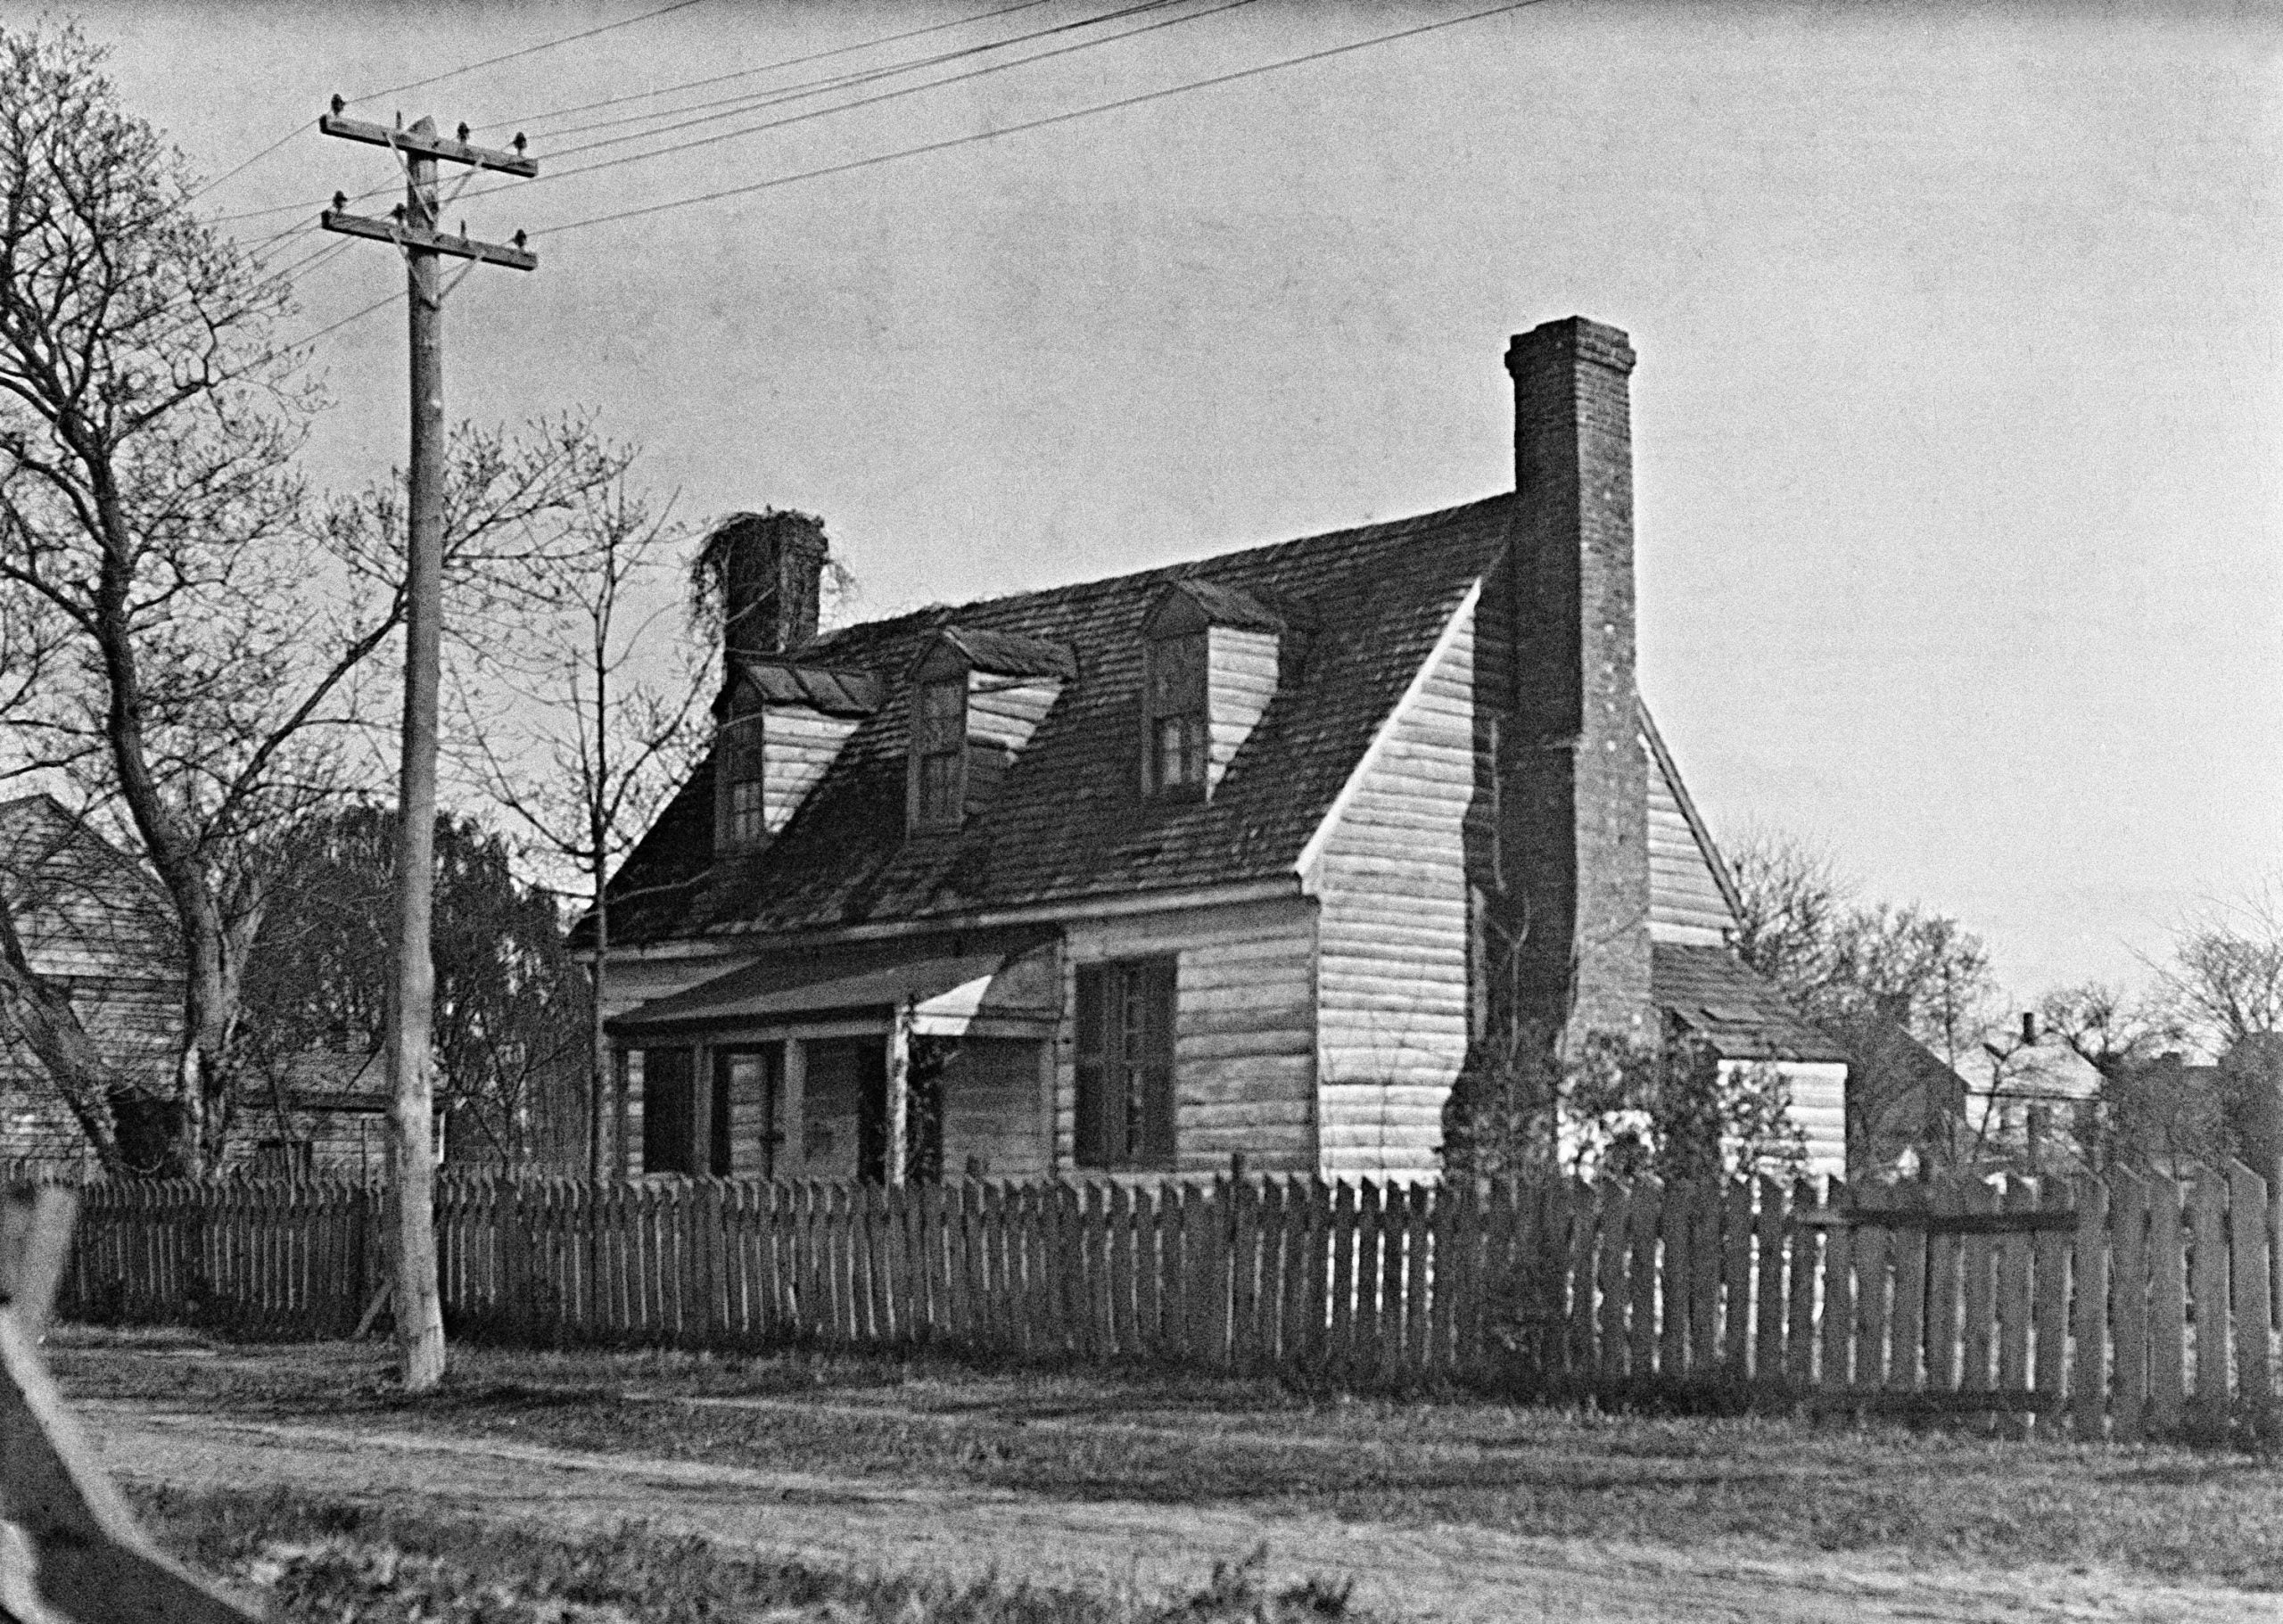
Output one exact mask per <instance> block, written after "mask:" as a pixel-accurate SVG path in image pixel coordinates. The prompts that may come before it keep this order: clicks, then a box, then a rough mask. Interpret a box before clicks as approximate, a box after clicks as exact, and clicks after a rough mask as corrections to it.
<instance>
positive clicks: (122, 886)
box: [0, 795, 182, 1167]
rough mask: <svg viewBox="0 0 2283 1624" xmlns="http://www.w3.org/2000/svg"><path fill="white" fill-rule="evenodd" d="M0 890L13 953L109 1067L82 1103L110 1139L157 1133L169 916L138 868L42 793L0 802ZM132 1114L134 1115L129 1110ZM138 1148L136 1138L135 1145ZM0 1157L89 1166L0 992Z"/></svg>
mask: <svg viewBox="0 0 2283 1624" xmlns="http://www.w3.org/2000/svg"><path fill="white" fill-rule="evenodd" d="M0 897H4V900H5V903H6V905H7V907H8V910H9V913H10V918H11V919H12V922H13V925H14V927H15V932H16V936H17V939H18V941H19V942H20V943H21V944H22V948H23V953H24V958H25V960H26V962H27V963H29V966H30V968H31V969H32V970H33V972H34V973H35V974H37V976H39V977H42V978H43V979H45V980H46V981H47V982H49V983H51V984H53V985H55V986H57V987H58V988H60V989H61V990H62V993H64V995H65V996H66V997H68V998H69V999H70V1002H71V1006H72V1010H73V1011H74V1012H75V1013H76V1014H77V1015H78V1018H79V1022H80V1025H81V1026H84V1027H85V1028H86V1030H87V1035H88V1037H89V1038H90V1040H91V1041H92V1042H93V1043H94V1044H95V1051H96V1053H97V1055H98V1057H99V1058H100V1059H102V1061H103V1065H104V1066H105V1068H107V1070H108V1072H109V1077H108V1079H107V1082H108V1086H107V1087H106V1088H105V1090H104V1091H103V1097H102V1098H100V1099H95V1100H92V1101H87V1108H88V1109H91V1110H94V1111H95V1112H97V1113H99V1114H100V1115H101V1116H103V1117H105V1118H107V1119H110V1120H111V1122H112V1125H113V1130H114V1131H115V1132H118V1133H120V1134H121V1142H122V1143H123V1144H124V1143H128V1142H136V1141H138V1140H139V1139H147V1138H150V1137H151V1136H152V1133H153V1132H155V1134H156V1135H157V1137H158V1138H159V1139H161V1140H163V1138H164V1134H165V1128H164V1124H163V1123H162V1122H158V1121H155V1120H152V1121H147V1122H146V1121H144V1120H142V1119H141V1117H143V1116H148V1114H149V1113H148V1112H147V1110H144V1109H142V1108H146V1107H148V1106H149V1105H150V1104H152V1102H155V1101H159V1100H161V1099H163V1098H164V1097H165V1095H166V1094H167V1093H168V1092H169V1087H168V1080H169V1076H170V1073H171V1069H172V1066H173V1062H174V1059H175V1051H176V1035H177V1032H178V1031H179V1030H180V1022H181V1013H182V1011H181V1003H182V979H181V972H180V970H179V969H177V961H176V959H175V953H174V946H173V944H174V939H175V938H174V929H173V919H172V917H171V916H170V915H169V912H168V911H167V906H166V899H165V897H164V896H163V895H162V894H161V893H160V892H159V889H158V885H157V882H156V881H155V880H153V879H152V878H151V876H150V875H149V874H147V873H146V872H144V870H143V869H142V868H141V867H140V866H139V865H138V864H137V863H136V862H135V861H134V860H133V859H131V858H129V857H128V856H127V855H126V854H125V853H122V852H120V850H119V849H118V848H117V847H116V846H114V845H111V843H110V842H109V841H107V840H105V839H103V837H102V836H101V835H99V834H97V833H96V832H95V830H93V829H91V828H88V827H87V824H86V823H85V822H84V821H83V820H80V819H78V818H77V817H74V816H73V815H72V814H71V813H70V812H69V811H67V810H66V809H65V808H64V807H63V806H62V804H59V803H58V802H57V801H56V800H55V799H54V797H53V796H46V795H29V796H20V797H18V798H17V799H14V800H12V801H5V802H0ZM138 1112H140V1113H141V1115H140V1116H138ZM144 1148H145V1149H147V1148H148V1147H144ZM0 1160H5V1161H19V1162H26V1163H32V1164H37V1165H43V1166H71V1167H89V1166H93V1162H94V1151H93V1150H92V1149H91V1148H90V1146H89V1145H88V1142H87V1135H86V1134H85V1133H84V1132H82V1131H81V1129H80V1126H79V1124H78V1121H77V1120H76V1119H75V1118H74V1117H73V1115H72V1112H71V1111H70V1109H69V1108H68V1107H67V1105H66V1103H65V1101H64V1097H63V1094H62V1092H61V1091H60V1090H59V1089H58V1088H57V1086H56V1084H55V1082H54V1079H53V1078H52V1077H51V1076H49V1075H48V1071H47V1068H45V1066H44V1065H43V1064H42V1063H41V1062H40V1060H39V1059H38V1057H37V1056H36V1055H35V1054H34V1053H33V1052H32V1051H31V1048H30V1046H29V1043H27V1042H26V1041H25V1038H24V1035H23V1033H22V1032H21V1030H20V1029H19V1028H18V1027H17V1026H15V1025H14V1017H13V1013H12V1010H11V1009H10V1008H9V1004H8V1001H7V1000H6V998H5V997H4V996H0Z"/></svg>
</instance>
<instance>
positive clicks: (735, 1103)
mask: <svg viewBox="0 0 2283 1624" xmlns="http://www.w3.org/2000/svg"><path fill="white" fill-rule="evenodd" d="M783 1057H784V1045H782V1044H780V1043H764V1044H756V1045H754V1046H753V1047H751V1048H743V1049H716V1050H715V1051H713V1118H712V1122H711V1124H710V1126H711V1128H712V1132H711V1133H710V1134H708V1136H707V1137H708V1138H709V1139H711V1141H712V1143H711V1144H710V1145H709V1146H708V1147H707V1158H706V1159H707V1166H708V1168H709V1170H710V1171H711V1172H712V1173H713V1175H715V1176H716V1177H719V1178H773V1177H775V1176H776V1174H777V1144H778V1141H779V1139H781V1138H782V1137H783V1133H782V1130H781V1129H780V1128H779V1125H778V1121H777V1096H778V1078H779V1075H780V1072H781V1069H782V1067H783Z"/></svg>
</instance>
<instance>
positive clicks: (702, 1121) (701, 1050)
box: [689, 1043, 713, 1178]
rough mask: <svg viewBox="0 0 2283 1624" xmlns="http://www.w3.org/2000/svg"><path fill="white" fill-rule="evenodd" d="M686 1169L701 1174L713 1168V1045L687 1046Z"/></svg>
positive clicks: (695, 1044)
mask: <svg viewBox="0 0 2283 1624" xmlns="http://www.w3.org/2000/svg"><path fill="white" fill-rule="evenodd" d="M689 1137H690V1141H691V1143H690V1147H689V1171H690V1175H691V1176H692V1177H693V1178H704V1177H705V1176H706V1175H708V1174H710V1173H712V1172H713V1045H712V1044H710V1043H692V1044H691V1045H690V1046H689Z"/></svg>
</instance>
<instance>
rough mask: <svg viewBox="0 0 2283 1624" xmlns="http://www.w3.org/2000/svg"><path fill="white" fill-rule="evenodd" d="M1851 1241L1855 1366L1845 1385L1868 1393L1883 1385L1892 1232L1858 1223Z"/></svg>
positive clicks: (1871, 1224) (1873, 1223) (1878, 1226)
mask: <svg viewBox="0 0 2283 1624" xmlns="http://www.w3.org/2000/svg"><path fill="white" fill-rule="evenodd" d="M1856 1199H1858V1200H1860V1199H1862V1197H1861V1196H1860V1195H1859V1196H1858V1197H1857V1198H1856ZM1861 1216H1864V1217H1866V1218H1870V1217H1873V1216H1874V1215H1873V1214H1870V1213H1863V1214H1861ZM1850 1243H1851V1244H1850V1251H1851V1252H1852V1254H1853V1257H1854V1262H1855V1329H1854V1337H1853V1342H1854V1356H1855V1367H1854V1370H1853V1372H1852V1373H1851V1376H1850V1381H1849V1383H1848V1385H1849V1386H1850V1387H1851V1388H1852V1389H1855V1390H1856V1391H1858V1392H1869V1391H1872V1390H1874V1389H1878V1388H1881V1387H1883V1386H1884V1385H1885V1384H1886V1354H1887V1265H1888V1262H1889V1260H1890V1257H1891V1255H1892V1250H1893V1245H1894V1231H1893V1229H1892V1227H1890V1226H1888V1225H1886V1224H1879V1223H1876V1222H1871V1223H1866V1224H1857V1225H1856V1226H1854V1228H1853V1229H1852V1232H1851V1233H1850Z"/></svg>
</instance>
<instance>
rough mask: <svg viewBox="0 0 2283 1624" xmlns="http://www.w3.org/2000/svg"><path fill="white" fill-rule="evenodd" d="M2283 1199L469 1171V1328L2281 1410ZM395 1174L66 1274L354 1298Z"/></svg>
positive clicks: (510, 1333) (2089, 1415)
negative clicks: (888, 1183) (521, 1175)
mask: <svg viewBox="0 0 2283 1624" xmlns="http://www.w3.org/2000/svg"><path fill="white" fill-rule="evenodd" d="M2278 1218H2279V1208H2278V1203H2277V1201H2276V1200H2275V1199H2273V1192H2271V1191H2270V1190H2269V1187H2268V1184H2267V1183H2266V1181H2264V1180H2262V1179H2261V1178H2260V1177H2259V1176H2258V1175H2256V1174H2254V1173H2253V1172H2251V1171H2250V1170H2249V1169H2247V1168H2245V1167H2242V1166H2235V1167H2233V1168H2230V1169H2225V1170H2220V1169H2205V1170H2199V1171H2196V1172H2194V1173H2193V1174H2192V1175H2190V1176H2188V1177H2187V1178H2185V1179H2181V1180H2174V1179H2171V1178H2159V1177H2144V1176H2139V1175H2132V1174H2130V1173H2122V1172H2120V1173H2115V1174H2113V1175H2109V1176H2108V1177H2107V1178H2106V1179H2099V1180H2096V1179H2089V1178H2084V1179H2077V1180H2071V1181H2063V1180H2048V1181H2044V1182H2043V1183H2040V1182H2038V1181H2032V1180H2023V1179H2014V1180H2011V1181H2007V1182H2005V1183H2003V1184H2002V1187H2001V1186H2000V1185H1994V1184H1990V1183H1960V1184H1949V1185H1930V1184H1905V1185H1898V1186H1883V1187H1876V1188H1872V1187H1865V1188H1861V1189H1850V1188H1849V1187H1847V1186H1845V1185H1843V1184H1842V1183H1839V1182H1838V1181H1835V1180H1824V1181H1815V1182H1801V1183H1798V1184H1795V1185H1787V1184H1782V1183H1776V1182H1775V1181H1772V1180H1769V1179H1765V1178H1762V1179H1754V1180H1743V1179H1735V1180H1729V1181H1726V1182H1715V1183H1703V1184H1696V1185H1678V1184H1676V1185H1670V1186H1664V1185H1659V1184H1657V1183H1637V1184H1629V1185H1628V1184H1615V1183H1610V1184H1603V1185H1601V1186H1598V1187H1597V1186H1593V1185H1588V1184H1585V1183H1559V1184H1522V1183H1495V1184H1493V1183H1483V1184H1479V1185H1473V1186H1469V1185H1464V1184H1445V1185H1440V1186H1428V1185H1405V1184H1396V1183H1376V1182H1372V1181H1364V1182H1361V1183H1355V1182H1345V1181H1341V1182H1326V1181H1322V1180H1316V1179H1309V1178H1289V1179H1288V1178H1275V1177H1270V1178H1259V1177H1254V1178H1246V1179H1236V1180H1232V1179H1226V1178H1224V1179H1220V1180H1217V1181H1213V1182H1209V1183H1171V1182H1168V1183H1133V1182H1118V1183H1111V1182H1107V1181H1103V1182H1082V1181H1054V1182H1047V1183H1028V1184H1008V1183H950V1184H941V1185H923V1186H912V1187H908V1188H896V1189H890V1188H884V1187H881V1186H878V1185H866V1184H853V1183H774V1184H772V1183H759V1182H750V1181H724V1180H710V1179H701V1180H687V1179H649V1180H639V1179H638V1180H617V1181H606V1182H604V1183H600V1184H589V1183H585V1182H583V1181H571V1180H548V1179H540V1180H521V1181H513V1180H506V1179H457V1178H447V1179H445V1180H443V1181H441V1183H440V1186H439V1193H438V1199H437V1221H438V1241H439V1248H440V1269H441V1276H442V1288H443V1297H444V1303H445V1312H446V1315H447V1316H448V1322H449V1323H450V1324H451V1325H452V1327H453V1328H454V1330H455V1331H457V1332H459V1333H461V1334H474V1335H482V1336H490V1337H497V1338H506V1339H512V1340H531V1341H539V1342H568V1341H599V1342H622V1343H633V1344H650V1345H667V1346H676V1347H685V1348H721V1349H759V1348H771V1347H778V1346H782V1345H785V1344H788V1343H812V1344H820V1345H830V1346H842V1347H859V1348H861V1347H911V1346H918V1345H924V1344H930V1343H933V1344H940V1345H946V1346H952V1347H958V1348H968V1349H975V1350H983V1351H989V1352H994V1353H1001V1354H1008V1355H1014V1356H1023V1357H1030V1358H1078V1359H1140V1360H1151V1361H1158V1362H1165V1363H1173V1364H1187V1365H1193V1366H1201V1367H1205V1368H1208V1369H1218V1370H1234V1371H1242V1372H1258V1373H1286V1374H1290V1375H1293V1376H1298V1377H1303V1378H1306V1379H1307V1380H1311V1381H1326V1382H1331V1383H1336V1384H1340V1385H1348V1386H1387V1385H1406V1384H1414V1383H1419V1382H1422V1381H1437V1380H1447V1381H1454V1382H1459V1383H1466V1384H1479V1385H1487V1386H1491V1387H1494V1388H1497V1389H1504V1390H1509V1391H1518V1392H1527V1393H1532V1394H1541V1395H1547V1396H1566V1397H1583V1396H1588V1395H1591V1396H1596V1397H1601V1398H1603V1399H1604V1400H1606V1401H1611V1402H1624V1401H1630V1400H1641V1399H1663V1400H1679V1401H1684V1402H1716V1403H1723V1404H1735V1405H1739V1406H1746V1405H1750V1406H1770V1407H1798V1406H1806V1407H1809V1408H1812V1409H1817V1410H1839V1411H1855V1412H1872V1411H1881V1412H1919V1413H1936V1414H1939V1413H1958V1414H1973V1415H1978V1416H1982V1417H1985V1418H1986V1417H2005V1418H2011V1420H2012V1422H2013V1423H2014V1424H2018V1425H2028V1424H2032V1422H2036V1421H2037V1418H2044V1419H2043V1420H2042V1422H2041V1423H2040V1424H2042V1425H2045V1426H2048V1427H2050V1426H2053V1425H2056V1424H2057V1423H2058V1422H2059V1420H2060V1419H2061V1418H2062V1417H2067V1418H2068V1419H2069V1421H2070V1423H2071V1426H2072V1429H2073V1430H2074V1431H2075V1432H2076V1433H2077V1434H2079V1435H2081V1436H2113V1437H2115V1438H2119V1439H2136V1438H2141V1437H2146V1436H2151V1435H2175V1434H2182V1433H2203V1434H2206V1435H2213V1436H2218V1435H2221V1434H2227V1433H2236V1434H2243V1433H2258V1434H2262V1435H2263V1434H2265V1433H2267V1432H2269V1431H2270V1430H2271V1428H2272V1427H2273V1424H2274V1414H2275V1409H2274V1404H2273V1384H2274V1379H2275V1378H2274V1371H2275V1361H2276V1357H2277V1351H2278V1349H2277V1335H2278V1325H2277V1310H2278V1306H2279V1303H2283V1278H2279V1273H2278V1271H2279V1269H2283V1249H2279V1248H2278V1246H2277V1244H2276V1241H2277V1226H2278ZM383 1222H384V1215H383V1208H382V1202H381V1199H380V1198H379V1196H378V1194H377V1193H376V1192H375V1191H368V1190H362V1189H358V1188H354V1187H351V1186H346V1185H333V1184H324V1183H296V1184H283V1183H280V1184H268V1185H264V1184H257V1183H236V1184H226V1185H219V1186H210V1187H201V1186H196V1185H189V1184H156V1185H144V1184H132V1183H111V1184H101V1185H96V1186H94V1187H91V1188H90V1189H89V1190H88V1191H86V1192H85V1195H84V1199H83V1205H82V1208H81V1220H80V1225H81V1227H80V1237H79V1241H78V1249H77V1252H76V1254H75V1257H74V1262H73V1265H72V1269H71V1271H70V1278H69V1281H68V1282H67V1288H66V1292H65V1296H64V1311H65V1312H66V1313H71V1314H78V1315H97V1316H101V1317H120V1318H138V1317H140V1318H150V1317H164V1316H177V1315H179V1316H184V1317H193V1318H201V1319H203V1320H205V1321H206V1322H208V1323H227V1324H229V1325H231V1326H233V1327H234V1328H236V1329H239V1330H242V1331H250V1332H255V1333H260V1334H274V1335H283V1334H299V1335H338V1334H342V1332H343V1331H346V1330H348V1329H350V1327H351V1326H352V1325H353V1324H354V1323H355V1322H356V1321H357V1319H358V1318H359V1312H360V1308H361V1307H363V1306H366V1305H367V1304H368V1303H369V1301H370V1299H371V1297H372V1294H373V1292H374V1290H375V1287H376V1285H377V1283H378V1282H379V1280H380V1278H381V1276H380V1259H381V1257H382V1255H383V1247H382V1241H381V1237H382V1234H383V1227H382V1225H383Z"/></svg>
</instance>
